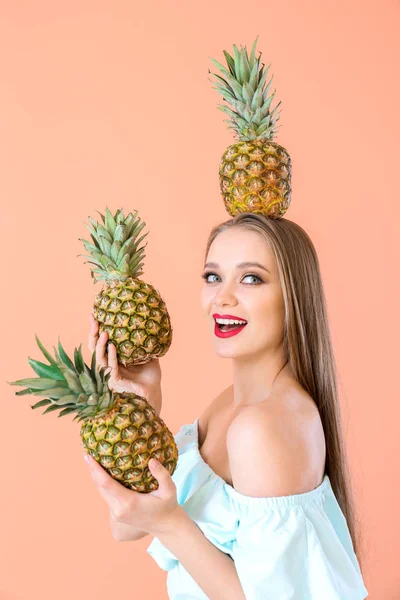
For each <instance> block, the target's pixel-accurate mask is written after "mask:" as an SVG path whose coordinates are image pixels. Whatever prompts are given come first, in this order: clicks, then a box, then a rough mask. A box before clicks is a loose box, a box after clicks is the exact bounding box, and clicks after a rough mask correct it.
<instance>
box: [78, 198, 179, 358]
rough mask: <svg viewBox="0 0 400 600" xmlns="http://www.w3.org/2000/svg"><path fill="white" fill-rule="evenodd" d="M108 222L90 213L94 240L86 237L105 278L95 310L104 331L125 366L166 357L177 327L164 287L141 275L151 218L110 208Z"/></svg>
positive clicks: (97, 272)
mask: <svg viewBox="0 0 400 600" xmlns="http://www.w3.org/2000/svg"><path fill="white" fill-rule="evenodd" d="M100 216H101V219H102V223H98V222H96V221H94V219H92V218H90V217H89V221H90V225H88V229H89V231H90V233H91V238H92V242H88V241H86V240H81V241H82V242H83V244H84V246H85V249H86V251H87V252H88V253H89V256H86V257H85V258H88V259H89V260H87V261H85V262H88V263H90V264H92V265H93V267H94V268H92V273H91V274H92V277H93V279H94V282H96V281H100V280H102V281H104V282H105V284H104V286H103V288H102V290H101V291H100V292H99V293H98V294H97V295H96V298H95V302H94V306H93V312H94V316H95V318H96V320H97V321H98V322H99V324H100V333H101V332H102V331H107V332H108V339H109V340H110V341H111V342H113V343H114V344H115V346H116V348H117V356H118V362H119V363H120V364H121V365H124V366H125V367H127V366H129V365H132V364H143V363H146V362H148V361H150V360H151V359H152V358H160V357H161V356H164V355H165V354H166V352H167V350H168V348H169V347H170V345H171V342H172V326H171V320H170V317H169V314H168V311H167V307H166V305H165V302H164V301H163V299H162V298H161V296H160V293H159V292H158V290H156V289H155V288H154V287H153V286H152V285H150V284H149V283H146V282H145V281H143V280H142V279H139V276H140V275H141V274H142V273H143V270H142V266H143V260H144V246H140V247H139V245H140V242H141V241H142V240H143V239H144V238H145V237H146V235H147V233H145V234H144V235H142V236H141V237H139V234H140V233H141V231H142V229H143V227H144V226H145V223H144V222H142V221H141V219H140V218H139V217H137V211H135V214H132V213H129V214H128V215H127V216H126V217H125V216H124V213H123V211H122V210H117V211H116V213H115V214H114V215H112V213H111V212H110V211H109V209H108V208H106V212H105V215H102V214H100Z"/></svg>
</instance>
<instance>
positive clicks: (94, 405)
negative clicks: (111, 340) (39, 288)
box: [7, 335, 114, 422]
mask: <svg viewBox="0 0 400 600" xmlns="http://www.w3.org/2000/svg"><path fill="white" fill-rule="evenodd" d="M35 337H36V342H37V345H38V346H39V348H40V350H41V351H42V353H43V355H44V357H45V358H46V359H47V361H48V363H49V364H48V365H47V364H45V363H43V362H40V361H38V360H33V359H32V358H30V357H29V358H28V362H29V364H30V365H31V367H32V369H33V370H34V371H35V373H36V374H37V375H38V376H39V377H35V378H30V379H19V380H17V381H11V382H7V383H9V385H18V386H25V389H24V390H20V391H19V392H16V393H15V395H16V396H25V395H27V394H33V395H35V396H45V399H44V400H40V401H39V402H37V403H36V404H33V405H31V408H33V409H34V408H40V407H41V406H47V408H46V410H45V411H44V412H43V413H42V414H45V413H48V412H52V411H54V410H61V409H62V410H61V412H60V413H59V415H58V416H59V417H63V416H65V415H67V414H69V413H72V412H76V413H77V414H76V415H75V417H74V419H73V420H74V421H75V419H78V422H79V421H82V420H86V419H88V418H90V417H95V416H99V415H102V414H105V413H107V412H108V411H109V410H110V409H111V408H112V407H113V405H114V396H113V393H112V391H111V390H110V389H109V387H108V380H109V378H110V375H111V373H109V372H108V373H106V372H105V371H106V367H101V368H100V369H98V370H97V369H96V353H95V351H94V352H93V354H92V362H91V366H90V367H88V365H86V364H85V362H84V361H83V358H82V344H81V345H80V346H79V348H75V350H74V359H73V361H72V360H71V359H70V357H69V356H68V355H67V354H66V352H65V350H64V348H63V347H62V345H61V342H60V341H58V349H57V348H55V347H53V348H54V356H55V358H53V357H52V356H51V354H50V353H49V352H48V351H47V350H46V349H45V348H44V346H43V344H42V343H41V341H40V340H39V338H38V336H37V335H36V336H35Z"/></svg>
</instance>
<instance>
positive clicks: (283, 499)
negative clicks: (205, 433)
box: [191, 417, 333, 507]
mask: <svg viewBox="0 0 400 600" xmlns="http://www.w3.org/2000/svg"><path fill="white" fill-rule="evenodd" d="M191 431H192V433H193V450H194V452H195V453H196V456H197V459H198V461H199V463H200V464H201V465H202V466H203V468H204V469H205V470H207V471H208V473H209V474H210V475H212V476H213V478H214V479H216V480H218V481H219V482H220V483H221V484H222V485H223V487H224V490H225V491H226V493H227V494H228V495H229V496H230V497H231V498H232V499H233V500H236V501H237V502H239V503H242V504H243V503H244V504H249V503H252V504H254V503H259V504H261V503H262V504H263V505H269V506H271V507H273V506H275V507H277V506H281V507H282V506H293V505H298V504H309V503H310V502H312V501H314V500H318V499H320V498H321V497H323V495H324V494H325V493H326V492H327V491H328V490H330V491H332V493H333V490H332V488H331V483H330V479H329V476H328V475H327V474H325V475H324V478H323V480H322V481H321V483H320V484H319V485H318V486H317V487H316V488H314V489H313V490H311V491H309V492H303V493H302V494H292V495H290V496H247V495H246V494H242V493H241V492H238V491H237V490H236V489H235V488H234V487H233V486H232V485H231V484H230V483H228V482H227V481H225V479H224V478H223V477H221V476H220V475H218V473H216V472H215V471H214V469H212V468H211V467H210V465H209V464H208V463H207V462H206V461H205V460H204V458H203V457H202V455H201V454H200V449H199V417H197V419H195V421H194V423H193V425H192V426H191Z"/></svg>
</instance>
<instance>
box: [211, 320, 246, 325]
mask: <svg viewBox="0 0 400 600" xmlns="http://www.w3.org/2000/svg"><path fill="white" fill-rule="evenodd" d="M215 320H216V321H217V323H219V324H220V325H245V324H246V321H236V320H234V319H218V318H216V319H215Z"/></svg>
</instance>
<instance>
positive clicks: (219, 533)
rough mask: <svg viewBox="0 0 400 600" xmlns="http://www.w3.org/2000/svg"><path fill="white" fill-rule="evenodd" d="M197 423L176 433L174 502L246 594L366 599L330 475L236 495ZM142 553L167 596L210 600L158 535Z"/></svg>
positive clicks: (266, 599) (264, 598)
mask: <svg viewBox="0 0 400 600" xmlns="http://www.w3.org/2000/svg"><path fill="white" fill-rule="evenodd" d="M198 421H199V419H198V418H197V419H196V420H195V421H194V423H192V424H188V425H182V427H181V428H180V430H179V432H178V433H177V434H175V435H174V438H175V442H176V444H177V446H178V450H179V457H178V463H177V466H176V468H175V471H174V473H173V475H172V479H173V481H174V483H175V485H176V489H177V497H178V503H179V504H180V505H181V506H182V507H183V509H184V510H185V512H186V513H187V514H188V515H189V516H190V517H191V518H192V520H193V521H194V522H195V523H196V524H197V526H198V527H199V528H200V529H201V530H202V532H203V533H204V535H205V536H206V537H207V538H208V539H209V540H210V542H212V543H213V544H214V545H215V546H217V548H219V549H220V550H221V551H222V552H225V553H227V554H229V555H230V556H231V557H232V559H233V560H234V562H235V567H236V570H237V573H238V576H239V580H240V582H241V585H242V588H243V591H244V594H245V597H246V599H247V600H364V598H366V597H367V596H368V591H367V589H366V587H365V585H364V582H363V578H362V575H361V571H360V567H359V564H358V561H357V557H356V555H355V553H354V550H353V544H352V540H351V537H350V533H349V530H348V527H347V522H346V519H345V517H344V515H343V513H342V511H341V509H340V506H339V504H338V502H337V500H336V497H335V495H334V493H333V489H332V487H331V483H330V480H329V477H328V475H325V476H324V479H323V481H322V483H321V484H320V485H319V486H318V487H317V488H315V489H314V490H312V491H310V492H305V493H303V494H295V495H292V496H276V497H266V498H263V497H254V496H246V495H244V494H241V493H239V492H238V491H236V490H235V489H234V488H233V487H232V486H231V485H229V484H228V483H226V481H225V480H224V479H222V477H220V476H219V475H217V474H216V473H215V472H214V471H213V470H212V469H211V467H210V466H209V465H208V464H207V463H206V462H205V461H204V459H203V457H202V456H201V454H200V452H199V446H198ZM147 552H148V553H149V554H150V555H151V556H152V557H153V558H154V560H155V561H156V562H157V564H158V565H159V566H160V567H161V568H162V569H164V570H165V571H168V576H167V590H168V595H169V598H170V599H171V600H208V598H207V596H206V595H205V593H204V592H203V591H202V590H201V588H200V587H199V585H198V584H197V583H196V582H195V581H194V579H193V578H192V577H191V576H190V575H189V573H188V572H187V571H186V569H184V567H183V566H182V564H181V563H180V562H179V561H178V560H177V559H176V558H175V556H174V555H173V554H172V553H171V552H170V551H169V550H168V549H167V548H166V547H165V546H164V545H163V544H162V543H161V542H160V540H158V539H157V538H153V540H152V542H151V544H150V545H149V546H148V548H147ZM213 575H214V574H213V573H210V577H213ZM221 597H222V594H221Z"/></svg>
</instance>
